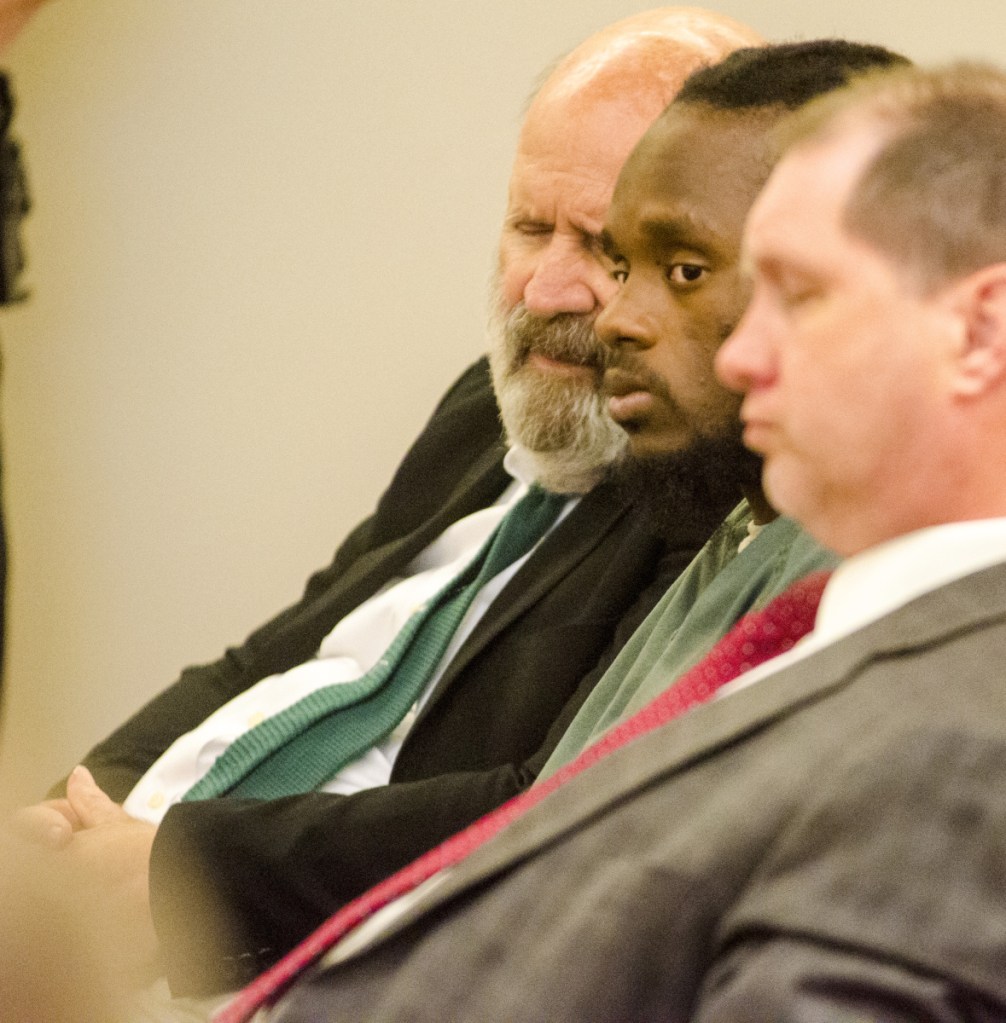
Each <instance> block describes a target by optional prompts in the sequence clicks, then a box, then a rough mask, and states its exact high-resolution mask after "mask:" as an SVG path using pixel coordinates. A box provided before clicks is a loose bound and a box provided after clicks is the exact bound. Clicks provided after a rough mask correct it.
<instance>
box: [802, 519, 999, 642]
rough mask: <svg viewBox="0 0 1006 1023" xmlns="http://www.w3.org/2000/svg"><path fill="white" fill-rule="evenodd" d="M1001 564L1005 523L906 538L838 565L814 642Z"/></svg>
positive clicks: (937, 529) (935, 529) (978, 523)
mask: <svg viewBox="0 0 1006 1023" xmlns="http://www.w3.org/2000/svg"><path fill="white" fill-rule="evenodd" d="M1000 561H1006V518H998V519H979V520H975V521H971V522H952V523H948V524H947V525H942V526H931V527H929V528H927V529H920V530H917V531H916V532H914V533H906V534H905V535H904V536H899V537H896V538H895V539H893V540H888V541H886V542H885V543H882V544H878V545H877V546H876V547H871V548H869V549H868V550H865V551H863V552H862V553H860V554H856V555H854V556H853V557H851V558H849V559H848V560H847V561H845V562H843V563H842V564H841V565H840V566H839V567H838V568H837V569H836V570H835V572H834V574H833V575H832V577H831V579H830V580H829V581H828V585H827V587H826V588H825V591H824V596H823V597H822V598H821V606H820V608H819V609H818V613H817V622H816V624H815V627H814V635H815V637H819V638H822V639H828V640H834V639H837V638H838V637H840V636H844V635H847V634H848V633H850V632H853V631H854V630H856V629H859V628H861V627H862V626H864V625H867V624H869V623H870V622H872V621H875V620H876V619H878V618H881V617H883V616H884V615H886V614H889V613H890V612H891V611H894V610H895V609H896V608H899V607H901V606H902V605H904V604H907V603H908V602H909V601H911V600H914V599H915V598H916V597H918V596H921V595H922V594H923V593H928V592H929V591H930V590H935V589H937V588H938V587H940V586H945V585H946V584H947V583H950V582H953V581H955V580H957V579H961V578H963V577H964V576H966V575H970V574H971V573H973V572H978V571H980V570H981V569H983V568H988V567H989V566H990V565H994V564H996V563H998V562H1000Z"/></svg>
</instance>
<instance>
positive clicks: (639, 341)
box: [594, 285, 652, 352]
mask: <svg viewBox="0 0 1006 1023" xmlns="http://www.w3.org/2000/svg"><path fill="white" fill-rule="evenodd" d="M594 332H595V333H596V334H597V336H598V338H599V339H600V340H601V342H602V343H603V344H604V345H606V346H607V347H608V348H610V349H611V350H612V351H613V352H615V351H618V350H619V349H620V348H649V347H650V345H651V344H652V331H651V330H650V329H649V328H648V326H647V324H646V315H645V311H644V310H641V309H640V306H639V302H638V301H637V296H636V295H635V294H633V293H630V290H629V288H628V285H623V286H622V287H621V288H618V289H617V290H616V292H615V294H614V295H613V296H612V298H611V300H610V301H609V302H608V304H607V305H606V306H605V307H604V309H603V311H602V312H601V313H600V314H599V315H598V317H597V319H596V320H595V321H594Z"/></svg>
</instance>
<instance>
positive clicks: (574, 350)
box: [504, 302, 612, 373]
mask: <svg viewBox="0 0 1006 1023" xmlns="http://www.w3.org/2000/svg"><path fill="white" fill-rule="evenodd" d="M504 330H505V333H506V337H507V340H508V342H509V347H510V351H511V353H512V355H513V358H514V365H515V366H519V365H522V364H523V363H524V362H525V361H526V360H527V357H528V356H529V355H530V354H531V353H532V352H534V353H537V354H539V355H544V356H546V357H547V358H550V359H556V360H557V361H559V362H568V363H571V364H573V365H576V366H586V367H589V368H591V369H594V370H597V372H598V373H603V372H604V370H605V369H607V368H608V366H609V364H610V362H611V358H612V353H611V351H610V349H609V348H608V347H607V345H604V344H602V343H601V341H600V340H599V339H598V337H597V335H596V334H595V333H594V317H593V316H587V315H584V314H578V313H560V314H558V315H557V316H552V317H548V318H545V317H542V316H537V315H535V314H534V313H531V312H528V310H527V308H526V307H525V305H524V303H523V302H521V303H519V304H518V305H517V306H515V307H514V309H513V310H512V311H511V312H510V314H509V315H508V316H507V317H506V319H505V321H504Z"/></svg>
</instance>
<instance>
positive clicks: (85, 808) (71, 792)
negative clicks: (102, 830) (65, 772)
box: [66, 765, 127, 828]
mask: <svg viewBox="0 0 1006 1023" xmlns="http://www.w3.org/2000/svg"><path fill="white" fill-rule="evenodd" d="M66 798H67V802H68V803H69V805H70V809H71V810H72V812H73V813H74V814H76V816H77V817H78V818H79V820H80V823H81V826H82V827H84V828H93V827H95V826H97V825H99V824H112V823H114V822H116V821H121V820H122V819H123V818H125V817H126V816H127V814H126V812H125V811H124V810H123V809H122V807H121V806H119V804H118V803H116V802H114V801H113V800H112V799H110V798H109V797H108V796H107V795H105V793H104V792H103V791H102V790H101V789H100V788H99V787H98V783H97V782H96V781H95V780H94V778H93V777H92V776H91V772H90V771H89V770H88V769H87V768H86V767H83V766H80V765H78V766H77V767H75V768H74V769H73V770H72V771H71V772H70V777H69V778H67V781H66Z"/></svg>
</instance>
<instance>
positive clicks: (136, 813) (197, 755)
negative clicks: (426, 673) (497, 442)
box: [123, 447, 576, 824]
mask: <svg viewBox="0 0 1006 1023" xmlns="http://www.w3.org/2000/svg"><path fill="white" fill-rule="evenodd" d="M503 464H504V466H505V468H506V469H507V471H508V472H509V473H510V475H511V476H512V477H513V482H512V483H511V484H510V486H509V487H507V489H506V490H505V491H504V492H503V494H501V495H500V497H499V499H498V500H497V501H496V503H495V504H493V505H491V506H490V507H488V508H483V509H481V510H479V511H477V512H474V513H473V514H471V515H468V516H466V517H465V518H463V519H460V520H458V521H457V522H455V523H453V524H452V525H451V526H449V527H448V528H447V529H446V530H444V532H443V533H441V534H440V536H439V537H437V539H436V540H434V541H433V543H431V544H430V545H429V546H428V547H427V548H426V549H425V550H423V551H422V552H421V553H420V554H419V555H418V556H417V557H416V558H415V559H414V560H413V561H412V562H411V563H410V564H409V566H408V567H407V569H406V570H405V574H404V575H403V576H402V577H401V578H398V579H395V580H392V581H391V582H389V583H388V584H387V585H386V586H385V587H384V588H383V589H381V590H380V591H379V592H378V593H376V594H375V595H374V596H373V597H371V598H370V599H369V600H367V601H365V602H364V603H363V604H361V605H360V606H359V607H357V608H355V609H354V610H353V611H351V612H350V613H349V614H348V615H346V617H345V618H343V619H342V620H341V621H340V622H338V623H337V624H336V625H335V627H334V628H333V629H332V631H331V632H330V633H329V634H328V635H327V636H326V637H325V638H324V639H323V640H322V642H321V645H320V646H319V648H318V652H317V654H316V655H315V656H314V657H313V658H312V659H311V660H309V661H305V662H304V663H303V664H299V665H297V666H296V667H294V668H291V669H290V670H289V671H285V672H282V673H280V674H277V675H270V676H269V677H268V678H264V679H262V680H261V681H259V682H257V683H256V684H255V685H253V686H251V687H250V688H249V689H247V690H245V691H244V692H243V693H241V694H239V695H238V696H235V697H234V699H232V700H231V701H230V702H228V703H226V704H224V706H222V707H220V708H219V709H218V710H216V711H215V712H214V713H213V714H211V715H210V716H209V717H208V718H206V720H205V721H203V722H202V723H201V724H200V725H198V726H197V727H196V728H194V729H192V731H190V732H187V733H186V734H185V735H182V736H180V737H179V738H178V739H176V740H175V742H173V743H172V744H171V746H169V747H168V749H167V750H166V751H165V752H164V753H163V754H162V755H161V756H160V758H159V759H158V760H157V761H156V762H155V763H154V764H153V765H152V766H151V767H150V769H149V770H148V771H147V773H146V774H145V775H144V776H143V777H142V778H141V779H140V780H139V781H138V782H137V784H136V786H135V787H134V788H133V791H132V792H131V793H130V794H129V796H128V797H127V798H126V801H125V803H124V804H123V806H124V808H125V810H126V812H127V813H128V814H130V815H131V816H133V817H137V818H140V819H141V820H146V821H150V822H151V823H153V824H157V823H159V822H160V821H161V819H162V818H163V816H164V814H165V813H167V811H168V809H169V808H170V807H171V806H172V805H174V804H175V803H177V802H179V801H180V800H181V798H182V796H183V795H184V794H185V793H186V792H187V791H188V790H189V789H190V788H191V787H192V786H193V785H194V784H195V783H196V782H197V781H199V779H200V778H202V776H203V775H204V774H205V773H206V772H207V771H208V770H209V769H210V767H212V765H213V762H214V761H215V760H216V758H217V757H218V756H219V755H220V754H221V753H222V752H223V751H224V750H225V749H227V747H228V746H229V745H230V744H231V743H232V742H234V741H235V740H236V739H237V738H238V737H239V736H241V735H243V734H244V733H245V732H246V731H248V730H249V729H251V728H253V727H254V726H255V725H257V724H259V723H260V722H261V721H263V720H265V719H266V718H267V717H270V716H272V715H274V714H278V713H279V712H280V711H282V710H284V709H285V708H286V707H289V706H290V705H291V704H294V703H296V702H297V701H298V700H300V699H302V698H303V697H305V696H307V695H308V694H309V693H312V692H314V691H315V690H317V689H320V688H322V687H324V686H330V685H337V684H339V683H344V682H351V681H353V680H355V679H357V678H359V677H360V676H361V675H363V674H364V673H366V672H367V671H369V670H370V668H372V667H373V666H374V664H375V663H376V662H377V660H378V658H379V657H381V655H382V654H383V653H384V651H385V650H386V649H387V647H388V646H389V644H390V643H391V641H392V639H394V637H395V636H396V635H397V633H398V631H399V629H401V627H402V626H403V625H404V624H405V622H406V621H407V620H408V619H409V617H410V616H411V615H412V613H413V612H414V611H415V610H416V609H417V608H418V607H419V606H420V605H421V604H423V603H424V602H426V601H427V600H428V599H429V598H430V597H432V596H433V595H434V594H436V593H437V592H439V591H440V590H441V589H442V588H443V587H444V586H446V585H447V584H448V583H449V582H450V580H451V579H453V578H454V577H455V576H456V575H458V574H459V573H460V572H461V571H462V569H464V567H465V566H466V565H467V564H468V563H469V562H470V561H471V559H472V558H473V557H474V556H475V554H476V553H477V552H478V551H479V549H480V548H481V547H482V545H483V544H484V543H485V541H486V540H487V539H488V537H489V535H490V534H491V533H492V531H493V530H494V529H495V528H496V526H497V525H499V522H500V520H501V519H502V518H503V516H504V515H505V514H506V512H507V511H508V510H509V509H510V508H511V507H512V506H513V505H514V504H515V503H516V502H517V501H518V500H520V498H521V497H523V496H524V494H525V493H526V492H527V489H528V486H529V485H530V483H531V482H532V478H531V476H530V475H529V471H528V465H527V456H526V454H525V453H524V452H523V451H522V450H521V449H520V448H517V447H514V448H511V450H510V451H508V452H507V456H506V458H505V459H504V462H503ZM575 503H576V501H575V499H572V498H571V499H570V500H569V501H568V502H567V503H566V506H565V507H564V508H563V510H562V512H561V513H560V515H559V518H558V519H557V520H556V521H557V523H558V522H559V521H561V520H562V518H563V517H564V516H565V515H567V514H568V513H569V512H570V510H571V509H572V507H573V505H574V504H575ZM552 528H553V529H554V528H555V526H554V525H553V527H552ZM539 542H540V541H539ZM532 553H533V551H532ZM530 556H531V555H530V553H529V554H526V555H525V556H524V557H523V558H520V559H519V560H517V561H516V562H514V563H513V564H512V565H510V566H509V567H508V568H506V569H504V570H503V571H502V572H500V573H499V574H498V575H496V576H495V577H494V578H492V579H491V580H490V581H489V582H488V583H486V585H485V586H483V587H482V589H481V590H480V591H479V592H478V594H477V595H476V597H475V600H474V601H473V602H472V604H471V606H470V607H469V609H468V611H467V613H466V614H465V617H464V619H463V620H462V622H461V624H460V626H459V627H458V629H457V630H456V631H455V633H454V636H453V637H452V639H451V642H450V644H449V646H448V648H447V650H446V652H445V653H444V656H443V658H442V659H441V661H440V664H439V666H438V668H437V670H436V671H434V673H433V676H432V678H431V679H430V682H429V684H428V685H427V687H426V689H425V690H424V692H423V694H422V695H421V696H420V698H419V699H418V700H417V701H416V703H415V704H414V705H413V707H412V709H411V710H410V712H409V713H408V714H407V715H406V716H405V718H404V719H403V721H402V722H401V724H399V725H398V727H397V728H396V729H395V730H394V731H393V732H392V733H391V734H390V735H389V736H388V737H387V738H386V739H384V740H383V741H382V742H380V743H378V744H377V745H376V746H374V747H373V748H372V749H370V750H368V751H367V752H366V753H364V754H363V755H362V756H361V757H359V758H358V759H357V760H355V761H353V762H352V763H351V764H347V765H346V766H345V767H344V768H343V769H342V770H341V771H339V772H338V773H337V774H336V775H335V776H334V777H333V778H332V779H331V780H330V781H328V782H327V783H326V784H325V785H324V786H322V790H323V791H325V792H336V793H341V794H343V795H349V794H351V793H353V792H359V791H361V790H363V789H367V788H373V787H375V786H378V785H386V784H387V783H388V782H389V781H390V779H391V771H392V768H393V767H394V764H395V758H396V757H397V756H398V752H399V750H400V749H401V747H402V743H403V742H404V740H405V737H406V735H407V734H408V732H409V729H410V728H411V727H412V725H413V723H414V722H415V719H416V715H417V714H418V712H419V710H420V709H421V707H422V706H423V703H424V702H425V701H426V699H427V698H428V696H429V694H430V693H431V692H432V691H433V688H434V687H435V686H436V684H437V681H438V680H439V678H440V676H441V675H442V674H443V671H444V669H445V668H446V666H447V665H448V664H449V663H450V661H451V659H452V658H453V657H454V655H455V654H456V653H457V651H458V649H459V648H460V646H461V644H462V643H463V642H464V641H465V639H466V638H467V637H468V636H469V635H470V633H471V631H472V630H473V629H474V628H475V626H476V624H477V623H478V621H479V619H480V618H481V617H482V616H483V615H484V614H485V612H486V609H487V608H488V607H489V605H490V604H491V603H492V601H493V600H494V599H495V598H496V596H497V595H498V594H499V592H500V591H501V590H502V589H503V587H504V586H505V585H506V584H507V582H509V580H510V579H511V578H512V577H513V575H514V574H515V573H516V572H517V571H518V570H519V569H520V567H521V565H523V564H524V562H525V560H526V559H527V558H528V557H530Z"/></svg>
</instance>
